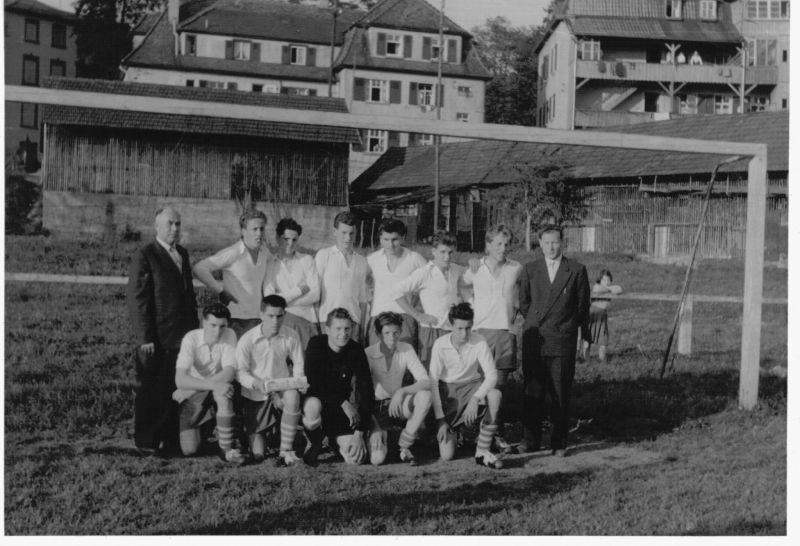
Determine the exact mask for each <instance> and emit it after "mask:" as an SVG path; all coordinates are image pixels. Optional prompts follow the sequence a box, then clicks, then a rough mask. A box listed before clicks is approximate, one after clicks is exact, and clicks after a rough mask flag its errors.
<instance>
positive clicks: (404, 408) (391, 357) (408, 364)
mask: <svg viewBox="0 0 800 546" xmlns="http://www.w3.org/2000/svg"><path fill="white" fill-rule="evenodd" d="M374 323H375V333H376V334H377V335H378V338H379V339H380V341H379V342H378V343H375V344H373V345H370V346H369V347H368V348H367V350H366V353H367V359H368V360H369V369H370V373H371V374H372V384H373V385H374V387H375V405H374V406H373V412H372V421H373V423H372V432H371V434H370V438H369V449H370V461H371V462H372V464H374V465H379V464H381V463H383V461H384V460H386V455H387V453H388V451H389V449H388V446H387V437H388V431H389V429H391V428H392V425H395V424H402V423H403V422H404V421H405V428H404V429H403V431H402V432H401V433H400V441H399V442H398V443H399V445H400V460H401V461H403V462H404V463H408V464H409V465H411V466H416V465H417V460H416V459H415V458H414V455H412V453H411V451H410V448H411V446H412V445H413V444H414V439H415V438H416V437H417V431H418V430H419V427H420V426H421V425H422V422H423V421H424V420H425V416H426V415H427V414H428V411H429V410H430V409H431V393H430V390H429V389H430V380H429V379H428V374H427V372H425V368H424V367H423V366H422V362H420V361H419V358H418V357H417V353H416V352H414V348H413V347H412V346H411V345H409V344H408V343H403V342H402V341H399V339H400V332H401V330H402V328H403V317H401V316H400V315H398V314H397V313H392V312H386V313H381V314H379V315H378V316H377V317H376V318H375V321H374ZM406 370H408V371H409V372H411V375H413V376H414V384H413V385H409V386H407V387H403V377H404V376H405V373H406Z"/></svg>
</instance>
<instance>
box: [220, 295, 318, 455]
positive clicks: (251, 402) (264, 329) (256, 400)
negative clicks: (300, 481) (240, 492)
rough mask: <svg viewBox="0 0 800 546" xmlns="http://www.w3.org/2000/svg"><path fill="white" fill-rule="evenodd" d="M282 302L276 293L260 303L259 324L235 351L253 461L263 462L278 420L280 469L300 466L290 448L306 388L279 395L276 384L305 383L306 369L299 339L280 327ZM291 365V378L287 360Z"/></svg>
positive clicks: (284, 391)
mask: <svg viewBox="0 0 800 546" xmlns="http://www.w3.org/2000/svg"><path fill="white" fill-rule="evenodd" d="M285 312H286V300H285V299H283V298H282V297H280V296H277V295H275V294H272V295H269V296H265V297H264V299H263V300H262V301H261V325H260V326H258V327H256V328H253V329H252V330H250V331H249V332H247V333H246V334H245V335H243V336H242V339H240V340H239V344H238V345H237V346H236V365H237V369H238V378H239V383H241V384H242V397H243V401H242V402H243V404H242V405H243V406H244V427H245V431H246V432H247V435H248V437H249V438H250V451H251V452H252V454H253V459H254V460H255V461H257V462H258V461H262V460H263V459H264V454H265V451H266V434H265V431H266V430H267V429H269V428H270V427H271V426H273V425H274V424H275V423H276V422H277V420H278V417H277V415H278V413H279V412H281V411H282V415H281V417H280V423H281V424H280V431H281V445H280V450H279V452H278V466H296V465H300V464H302V459H300V458H299V457H298V456H297V455H296V454H295V452H294V448H293V447H292V444H293V443H294V438H295V435H296V434H297V425H298V424H299V423H300V394H301V393H304V392H305V390H306V388H307V387H298V388H288V389H285V390H278V389H276V388H275V387H274V384H275V383H274V381H275V380H282V379H287V378H289V377H294V378H295V379H297V380H298V382H299V383H301V384H304V385H305V384H306V383H305V371H304V370H305V365H304V360H303V349H302V347H301V346H300V337H299V336H298V335H297V333H296V332H295V331H294V330H291V329H289V328H286V327H285V326H283V317H284V314H285ZM290 359H291V363H292V365H293V368H292V373H291V375H290V373H289V362H288V361H289V360H290Z"/></svg>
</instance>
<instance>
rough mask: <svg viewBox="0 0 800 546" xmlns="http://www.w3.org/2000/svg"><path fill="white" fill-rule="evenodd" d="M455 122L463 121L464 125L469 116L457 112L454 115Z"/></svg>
mask: <svg viewBox="0 0 800 546" xmlns="http://www.w3.org/2000/svg"><path fill="white" fill-rule="evenodd" d="M456 121H463V122H464V123H469V114H465V113H463V112H458V113H457V114H456Z"/></svg>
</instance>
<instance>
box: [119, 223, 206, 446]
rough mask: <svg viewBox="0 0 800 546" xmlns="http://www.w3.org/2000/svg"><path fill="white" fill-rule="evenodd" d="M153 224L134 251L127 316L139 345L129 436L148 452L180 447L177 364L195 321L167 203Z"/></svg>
mask: <svg viewBox="0 0 800 546" xmlns="http://www.w3.org/2000/svg"><path fill="white" fill-rule="evenodd" d="M155 229H156V238H155V240H154V241H152V242H150V243H148V244H146V245H144V246H143V247H141V248H140V249H139V250H137V251H136V254H134V256H133V259H132V260H131V269H130V274H129V277H128V315H129V317H130V321H131V329H132V330H133V332H132V333H133V339H134V343H136V347H137V348H136V380H137V383H138V386H137V388H136V400H135V402H134V433H133V438H134V443H135V444H136V447H138V448H139V449H140V450H141V451H142V452H144V453H147V454H154V453H157V452H159V450H160V448H162V447H166V448H172V447H175V448H177V447H178V420H177V413H176V411H175V406H174V404H173V401H172V393H173V392H174V391H175V363H176V361H177V359H178V353H179V352H180V347H181V341H182V340H183V336H185V335H186V334H187V333H189V332H190V331H192V330H194V329H196V328H197V326H198V321H197V308H196V306H197V304H196V300H195V295H194V287H193V286H192V270H191V267H190V266H189V253H188V252H186V249H185V248H183V247H182V246H180V245H178V241H180V237H181V215H180V214H178V212H177V211H176V210H174V209H172V208H171V207H164V208H161V209H158V211H157V212H156V217H155ZM162 444H166V445H165V446H162Z"/></svg>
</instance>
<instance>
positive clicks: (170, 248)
mask: <svg viewBox="0 0 800 546" xmlns="http://www.w3.org/2000/svg"><path fill="white" fill-rule="evenodd" d="M156 241H158V244H160V245H161V246H162V247H164V250H166V251H167V254H169V257H170V258H172V261H173V262H175V258H176V257H177V258H178V261H177V262H176V263H175V266H176V267H177V268H178V269H182V267H183V257H182V256H181V254H180V252H178V249H177V248H176V247H175V245H172V246H169V245H168V244H167V243H165V242H164V241H162V240H161V239H159V238H158V236H156ZM176 244H177V243H176ZM173 250H174V251H175V254H174V255H173V254H172V251H173Z"/></svg>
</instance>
